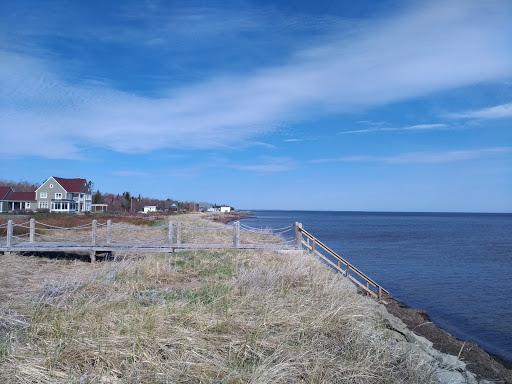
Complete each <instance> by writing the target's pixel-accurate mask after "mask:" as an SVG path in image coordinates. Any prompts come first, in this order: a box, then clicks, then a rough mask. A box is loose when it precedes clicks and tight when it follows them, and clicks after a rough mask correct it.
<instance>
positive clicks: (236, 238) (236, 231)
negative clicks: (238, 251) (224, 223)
mask: <svg viewBox="0 0 512 384" xmlns="http://www.w3.org/2000/svg"><path fill="white" fill-rule="evenodd" d="M239 246H240V222H239V221H235V222H234V223H233V247H235V248H238V247H239Z"/></svg>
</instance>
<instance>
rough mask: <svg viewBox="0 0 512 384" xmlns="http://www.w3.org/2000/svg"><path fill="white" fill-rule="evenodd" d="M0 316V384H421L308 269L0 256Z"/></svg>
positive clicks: (362, 311) (315, 267)
mask: <svg viewBox="0 0 512 384" xmlns="http://www.w3.org/2000/svg"><path fill="white" fill-rule="evenodd" d="M184 220H189V218H187V217H185V218H184ZM190 220H191V221H190V222H188V223H189V224H190V223H192V220H194V219H190ZM202 224H203V223H201V225H202ZM0 303H1V304H0V382H5V383H139V382H144V383H209V382H215V383H217V382H219V383H297V382H304V383H430V382H432V381H433V379H432V372H431V369H430V367H429V365H428V364H427V363H425V362H423V361H422V360H421V359H420V358H419V357H418V356H415V355H414V354H413V353H410V351H409V350H407V349H405V348H406V347H404V344H403V343H396V342H395V341H394V340H393V338H392V337H390V336H389V334H388V331H387V330H386V329H385V327H384V326H382V325H381V322H380V317H379V314H378V313H379V312H378V311H377V310H376V306H377V304H376V303H374V302H373V301H372V300H370V299H367V298H366V297H363V296H361V295H359V294H357V292H356V290H355V288H354V287H353V286H352V285H351V284H350V283H349V282H348V281H346V280H344V279H340V278H339V276H337V275H335V274H333V273H331V272H329V271H328V270H327V269H326V268H325V267H324V266H323V265H322V264H321V263H319V262H318V261H316V260H314V259H313V258H311V257H310V256H302V255H297V254H295V255H292V254H279V253H275V252H268V251H267V252H263V251H217V252H209V251H187V252H178V253H175V254H172V255H151V256H148V257H145V258H128V257H125V258H124V259H122V260H121V261H119V262H104V263H97V264H89V263H83V262H78V261H64V260H59V261H56V260H50V259H45V258H35V257H23V256H16V255H10V256H2V268H1V269H0Z"/></svg>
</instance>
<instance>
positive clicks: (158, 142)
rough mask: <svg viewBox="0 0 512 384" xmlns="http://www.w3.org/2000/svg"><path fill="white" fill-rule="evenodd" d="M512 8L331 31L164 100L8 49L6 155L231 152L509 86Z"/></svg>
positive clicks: (431, 12)
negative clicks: (307, 129) (466, 90)
mask: <svg viewBox="0 0 512 384" xmlns="http://www.w3.org/2000/svg"><path fill="white" fill-rule="evenodd" d="M511 8H512V4H511V3H510V2H507V1H502V2H501V1H496V2H478V1H454V2H441V1H440V2H434V3H433V5H429V6H428V7H426V6H421V7H419V8H416V9H410V10H408V11H407V12H405V13H402V14H399V15H397V16H395V17H394V18H391V19H388V20H385V21H381V22H372V23H371V24H360V25H359V26H358V28H357V29H356V30H355V31H353V32H352V33H351V34H349V35H345V34H343V33H342V34H339V33H334V32H333V34H332V35H331V36H330V38H329V39H328V40H329V42H327V43H317V44H316V45H315V47H314V48H304V49H302V50H300V51H297V52H296V54H295V55H293V56H292V57H290V58H289V59H288V60H287V62H286V64H283V65H280V66H273V67H267V68H261V69H259V70H253V71H251V72H250V73H247V74H239V75H236V76H220V75H219V76H212V77H211V78H210V79H209V80H207V81H203V82H200V83H197V84H194V85H189V86H186V87H181V88H169V89H168V90H166V91H164V92H163V93H162V96H161V97H158V98H154V97H148V96H143V95H138V94H133V93H130V92H126V91H121V90H117V89H114V88H112V87H109V86H107V85H102V84H97V83H77V82H70V81H68V80H66V79H65V78H64V77H61V76H60V75H59V74H58V72H57V69H56V67H55V66H54V65H53V64H52V63H51V62H48V61H43V60H39V59H35V58H33V57H29V56H26V55H23V54H17V53H13V52H8V51H0V60H1V62H2V65H1V66H0V114H1V116H2V118H1V120H0V133H1V134H2V140H3V141H4V142H5V143H6V145H2V146H0V154H2V155H16V154H17V155H23V154H25V153H26V152H27V151H28V150H27V148H30V150H29V151H30V152H31V154H32V155H34V154H36V155H40V156H48V157H50V156H52V157H62V158H66V157H72V156H76V154H78V153H81V151H82V148H83V147H84V146H85V147H87V146H101V147H106V148H109V149H111V150H114V151H120V152H128V153H133V152H148V151H152V150H157V149H163V148H222V147H225V146H231V145H236V144H237V143H241V142H245V141H247V140H250V139H251V138H254V137H255V136H257V135H260V134H262V133H265V132H269V131H272V130H275V129H277V128H278V127H281V126H283V124H286V123H288V122H290V121H297V120H300V119H303V118H306V117H311V116H312V115H319V114H326V113H332V112H336V113H340V112H345V111H352V110H354V109H357V108H366V107H370V106H374V105H380V104H386V103H391V102H396V101H401V100H405V99H410V98H414V97H418V96H422V95H427V94H430V93H432V92H438V91H442V90H446V89H451V88H455V87H462V86H465V85H470V84H475V83H482V82H486V81H493V80H496V79H502V78H505V77H507V76H510V75H511V74H512V51H511V50H510V47H509V44H510V41H509V39H508V36H510V35H511V34H512V24H511V23H510V22H509V18H508V17H507V15H508V14H510V10H511ZM14 127H15V128H16V129H14ZM19 131H22V132H23V135H24V139H23V140H19V135H18V132H19Z"/></svg>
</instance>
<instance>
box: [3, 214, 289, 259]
mask: <svg viewBox="0 0 512 384" xmlns="http://www.w3.org/2000/svg"><path fill="white" fill-rule="evenodd" d="M228 248H235V249H269V250H282V249H294V248H295V242H294V239H293V226H291V225H290V226H288V227H286V228H281V229H277V230H276V229H270V228H253V227H249V226H246V225H243V224H240V222H238V221H237V222H234V223H232V224H230V225H223V224H217V223H197V222H190V223H188V222H172V221H162V222H160V223H157V225H152V226H140V225H139V226H137V225H132V224H126V223H113V222H112V221H111V220H107V221H106V222H99V221H98V220H92V222H91V223H88V224H84V225H79V226H76V227H59V226H53V225H50V224H46V223H43V222H39V221H36V220H35V219H30V220H29V221H27V222H24V223H14V222H13V221H12V220H9V221H8V222H7V223H6V224H2V225H0V251H3V252H89V253H90V254H91V259H93V260H94V259H95V256H96V252H129V251H137V252H174V250H176V249H228Z"/></svg>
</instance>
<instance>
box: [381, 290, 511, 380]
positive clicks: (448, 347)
mask: <svg viewBox="0 0 512 384" xmlns="http://www.w3.org/2000/svg"><path fill="white" fill-rule="evenodd" d="M383 305H384V307H385V308H386V309H387V311H388V312H389V313H390V314H391V315H393V316H395V317H396V318H398V319H400V320H401V321H403V322H404V324H405V325H406V326H407V328H408V329H409V330H410V331H411V332H414V333H415V334H417V335H418V336H422V337H424V338H426V339H427V340H429V341H430V342H431V343H432V346H433V348H435V349H436V350H438V351H439V352H442V353H446V354H449V355H453V356H457V357H458V359H460V360H461V361H463V362H464V363H466V366H467V369H468V370H469V371H470V372H472V373H474V374H476V375H477V376H478V377H479V378H481V379H486V380H499V382H504V383H509V382H511V381H510V380H512V370H511V369H512V361H507V360H505V359H503V358H501V357H500V356H497V355H494V354H492V353H489V352H487V351H486V350H485V349H484V348H482V347H481V346H480V345H478V344H477V343H475V342H472V341H467V340H462V339H459V338H457V337H455V336H453V335H451V334H450V333H448V332H447V331H446V330H444V329H443V328H441V327H440V326H439V325H437V324H436V323H434V322H433V321H432V319H431V318H430V316H429V315H428V313H427V312H426V311H424V310H422V309H418V308H412V307H409V306H408V305H406V304H404V303H402V302H401V301H399V300H398V299H395V298H393V297H391V296H386V297H385V304H383Z"/></svg>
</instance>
